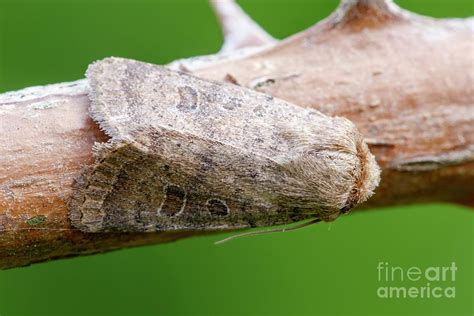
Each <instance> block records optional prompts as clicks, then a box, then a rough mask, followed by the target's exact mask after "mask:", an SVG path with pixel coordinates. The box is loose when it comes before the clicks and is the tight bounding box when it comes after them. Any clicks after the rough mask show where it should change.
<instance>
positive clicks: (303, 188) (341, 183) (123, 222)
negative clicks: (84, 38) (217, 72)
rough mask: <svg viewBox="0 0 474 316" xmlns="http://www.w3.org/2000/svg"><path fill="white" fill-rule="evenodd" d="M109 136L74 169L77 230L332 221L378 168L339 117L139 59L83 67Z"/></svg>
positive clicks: (362, 195)
mask: <svg viewBox="0 0 474 316" xmlns="http://www.w3.org/2000/svg"><path fill="white" fill-rule="evenodd" d="M86 76H87V80H88V83H89V86H90V99H91V107H90V115H91V116H92V118H93V119H94V120H95V121H96V122H97V123H98V124H99V126H100V127H101V128H102V129H103V130H104V131H105V132H106V133H107V134H108V135H109V136H110V137H111V139H110V141H108V142H107V143H101V144H97V145H96V146H95V149H94V151H95V158H96V161H95V163H94V164H93V165H92V166H90V167H87V168H86V169H85V170H84V171H83V173H82V175H81V176H80V177H79V178H78V179H77V181H76V184H75V189H74V195H73V198H72V200H71V202H70V218H71V221H72V223H73V225H74V226H75V227H76V228H78V229H80V230H82V231H85V232H109V231H120V232H154V231H170V230H220V229H237V228H245V227H257V226H272V225H280V224H288V223H292V222H297V221H301V220H305V219H316V220H323V221H331V220H334V219H335V218H337V217H338V216H339V215H340V214H343V213H345V212H347V211H348V210H349V209H351V208H353V207H354V206H356V205H357V204H359V203H361V202H363V201H365V200H366V199H367V198H369V197H370V196H371V195H372V193H373V190H374V188H375V187H376V186H377V184H378V182H379V174H380V171H379V168H378V166H377V163H376V162H375V159H374V157H373V156H372V154H371V153H370V152H369V150H368V147H367V145H366V144H365V143H364V139H363V137H362V135H361V134H360V133H359V132H358V131H357V129H356V128H355V126H354V125H353V124H352V123H351V122H350V121H349V120H347V119H345V118H341V117H328V116H325V115H323V114H322V113H320V112H318V111H315V110H311V109H304V108H301V107H298V106H296V105H293V104H290V103H288V102H285V101H283V100H279V99H276V98H273V97H271V96H269V95H266V94H262V93H259V92H256V91H253V90H249V89H246V88H243V87H240V86H237V85H233V84H229V83H220V82H212V81H207V80H203V79H199V78H196V77H193V76H192V75H189V74H186V73H181V72H176V71H171V70H169V69H166V68H164V67H161V66H157V65H152V64H148V63H143V62H139V61H134V60H129V59H122V58H106V59H104V60H101V61H98V62H95V63H93V64H92V65H90V66H89V68H88V70H87V74H86Z"/></svg>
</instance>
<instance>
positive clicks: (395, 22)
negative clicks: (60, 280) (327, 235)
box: [0, 0, 474, 268]
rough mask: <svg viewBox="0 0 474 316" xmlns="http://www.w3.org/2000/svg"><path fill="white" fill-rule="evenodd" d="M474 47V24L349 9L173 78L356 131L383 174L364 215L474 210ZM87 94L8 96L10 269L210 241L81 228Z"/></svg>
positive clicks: (2, 236) (62, 88)
mask: <svg viewBox="0 0 474 316" xmlns="http://www.w3.org/2000/svg"><path fill="white" fill-rule="evenodd" d="M230 5H231V6H232V5H233V4H230ZM234 5H235V4H234ZM217 10H218V8H217ZM234 12H237V13H235V14H244V13H243V12H242V11H239V10H236V11H234ZM227 18H228V17H227ZM242 21H245V19H244V20H242ZM249 21H250V22H252V21H251V20H249ZM222 23H225V20H222ZM244 23H245V22H244ZM252 23H253V22H252ZM236 25H238V26H236V27H238V28H242V27H243V26H242V24H239V23H237V24H236ZM229 27H230V26H229ZM250 27H252V26H250ZM257 27H258V26H257ZM234 31H235V30H234ZM226 32H227V33H232V32H231V31H230V30H228V29H227V30H226ZM261 32H262V33H261V34H265V33H263V31H261ZM250 33H252V32H250ZM234 34H235V32H234ZM261 38H266V36H263V35H262V36H261ZM234 39H235V36H234ZM267 39H270V37H268V38H267ZM473 39H474V20H473V19H450V20H436V19H431V18H427V17H421V16H417V15H414V14H411V13H409V12H406V11H403V10H401V9H399V8H397V7H396V6H395V5H394V4H393V3H391V2H390V1H375V0H359V1H355V0H350V1H343V2H342V4H341V6H340V7H339V9H338V10H337V11H336V12H335V13H334V14H332V15H331V16H330V17H328V18H327V19H326V20H324V21H322V22H320V23H318V24H316V25H315V26H313V27H311V28H310V29H308V30H305V31H303V32H301V33H299V34H296V35H294V36H292V37H290V38H288V39H285V40H283V41H280V42H272V43H269V41H266V40H262V41H261V42H258V41H257V42H255V41H251V42H250V43H251V44H249V45H251V46H253V48H251V49H250V50H249V49H247V48H246V47H247V46H248V45H247V44H245V41H244V42H242V43H232V44H229V43H230V42H229V41H230V39H228V41H227V42H226V45H227V47H235V48H239V50H236V51H233V50H232V49H226V50H225V53H224V54H220V55H216V56H208V57H205V58H193V59H189V60H185V61H176V62H174V63H173V64H172V65H171V66H170V67H174V68H176V67H177V68H180V69H181V70H187V71H190V72H192V73H193V74H194V75H196V76H199V77H203V78H210V79H214V80H224V81H230V82H232V83H234V84H239V85H242V86H245V87H248V88H251V89H255V90H259V91H262V92H265V93H267V94H270V95H273V96H275V97H279V98H282V99H285V100H287V101H289V102H292V103H294V104H298V105H301V106H304V107H311V108H315V109H318V110H319V111H321V112H323V113H325V114H328V115H331V116H334V115H338V116H345V117H347V118H349V119H350V120H352V121H353V122H354V123H355V124H356V125H357V127H358V128H359V130H360V131H361V132H362V133H363V134H364V136H365V137H366V139H367V142H368V143H369V145H370V147H371V151H372V152H373V154H374V155H375V156H376V159H377V161H378V163H379V165H380V166H381V168H382V180H381V184H380V186H379V188H377V190H376V194H375V196H374V197H373V198H372V199H371V200H369V201H368V203H366V204H364V205H363V208H369V207H373V206H385V205H394V204H400V203H416V202H426V201H430V202H431V201H445V202H455V203H461V204H465V205H473V204H474V186H473V185H472V183H474V85H473V83H474V82H473V81H474V79H473V78H474V69H473V59H472V53H473V52H474V41H473ZM237 40H241V39H237ZM270 41H271V40H270ZM256 45H257V46H256ZM258 45H261V46H258ZM262 45H263V46H262ZM241 48H243V50H242V49H241ZM243 52H244V53H243ZM87 92H88V85H87V82H86V81H85V80H79V81H76V82H72V83H61V84H57V85H50V86H43V87H33V88H28V89H24V90H20V91H17V92H10V93H5V94H1V95H0V170H1V172H0V268H10V267H17V266H23V265H28V264H30V263H34V262H40V261H45V260H52V259H56V258H62V257H69V256H75V255H83V254H91V253H97V252H103V251H107V250H112V249H118V248H123V247H128V246H137V245H144V244H152V243H162V242H169V241H172V240H176V239H180V238H184V237H188V236H195V235H198V234H202V232H173V233H171V232H161V233H143V234H123V233H107V234H86V233H82V232H80V231H78V230H75V229H73V227H71V224H70V221H69V218H68V208H67V203H68V201H69V198H70V196H71V192H72V184H73V180H74V179H75V178H76V177H77V176H78V175H79V173H80V172H81V169H82V167H83V166H85V165H88V164H91V163H92V162H93V156H92V150H91V149H92V146H93V144H94V142H104V141H107V137H106V136H105V135H104V134H103V133H102V132H101V131H100V130H99V128H98V126H97V125H96V123H95V122H94V121H92V119H90V118H89V116H88V107H89V98H88V95H87Z"/></svg>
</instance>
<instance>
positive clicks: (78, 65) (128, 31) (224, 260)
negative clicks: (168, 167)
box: [0, 0, 474, 316]
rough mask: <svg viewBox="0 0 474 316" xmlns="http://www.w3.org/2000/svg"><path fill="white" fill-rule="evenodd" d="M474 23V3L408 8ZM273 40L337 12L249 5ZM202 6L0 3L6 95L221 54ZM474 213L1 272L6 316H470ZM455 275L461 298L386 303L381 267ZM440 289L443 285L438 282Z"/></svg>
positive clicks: (358, 223)
mask: <svg viewBox="0 0 474 316" xmlns="http://www.w3.org/2000/svg"><path fill="white" fill-rule="evenodd" d="M397 2H398V3H399V4H400V5H401V6H403V7H405V8H408V9H410V10H412V11H415V12H418V13H421V14H425V15H431V16H436V17H448V16H450V17H466V16H471V15H473V13H474V7H473V6H474V2H473V1H472V0H451V1H448V0H445V1H442V0H436V1H424V0H403V1H397ZM239 3H240V4H241V5H242V6H243V8H245V10H246V11H247V12H248V13H250V14H251V16H252V17H253V18H254V19H256V20H257V21H258V22H259V23H260V24H261V25H263V27H264V28H265V29H267V30H268V31H269V32H270V33H271V34H273V35H274V36H275V37H277V38H283V37H286V36H288V35H291V34H293V33H295V32H298V31H300V30H303V29H304V28H307V27H309V26H310V25H312V24H314V23H315V22H316V21H318V20H320V19H322V18H323V17H325V16H327V15H328V14H329V13H330V12H331V11H332V10H333V9H334V8H335V7H336V5H337V2H336V1H329V0H327V1H324V0H323V1H316V0H312V1H311V0H306V1H303V0H285V1H283V0H272V1H270V0H268V1H264V0H253V1H252V0H247V1H239ZM221 40H222V36H221V32H220V30H219V28H218V26H217V23H216V20H215V18H214V16H213V13H212V11H211V10H210V8H209V7H208V5H207V2H206V1H204V0H203V1H198V0H188V1H184V0H181V1H171V0H115V1H112V0H110V1H109V0H69V1H66V0H63V1H50V0H11V1H9V0H0V92H4V91H8V90H14V89H19V88H23V87H27V86H32V85H40V84H47V83H55V82H61V81H68V80H76V79H79V78H82V77H83V73H84V70H85V69H86V67H87V65H88V64H89V63H90V62H92V61H94V60H97V59H100V58H103V57H106V56H111V55H113V56H121V57H129V58H134V59H139V60H143V61H148V62H152V63H157V64H162V63H167V62H169V61H171V60H173V59H176V58H182V57H188V56H193V55H201V54H210V53H214V52H216V51H217V50H218V49H219V47H220V45H221ZM473 226H474V213H473V212H472V211H469V210H468V209H466V208H462V207H459V206H452V205H445V204H433V205H419V206H409V207H396V208H395V207H394V208H386V209H379V210H371V211H367V212H356V213H353V214H351V215H349V216H345V217H343V218H341V219H339V220H337V221H335V222H333V223H330V224H326V223H324V224H320V225H315V226H312V227H311V228H308V229H306V230H301V231H297V232H292V233H285V234H272V235H263V236H256V237H252V238H244V239H240V240H236V241H233V242H230V243H227V244H224V245H222V246H215V245H214V244H213V242H214V241H216V240H219V239H221V238H222V237H223V235H220V236H211V237H200V238H195V239H189V240H183V241H179V242H176V243H172V244H166V245H159V246H148V247H142V248H134V249H127V250H121V251H116V252H112V253H107V254H103V255H96V256H90V257H81V258H75V259H68V260H60V261H54V262H50V263H43V264H38V265H34V266H31V267H27V268H19V269H13V270H7V271H0V315H1V316H12V315H473V314H474V307H473V300H474V299H473V296H474V294H473V283H474V273H473V272H474V268H473V266H474V262H473V253H474V252H473V238H474V229H473V228H474V227H473ZM379 262H388V263H389V264H390V265H392V266H402V267H404V268H408V267H411V266H416V267H420V268H425V267H428V266H448V265H450V264H451V262H456V266H457V267H458V271H457V275H456V281H455V282H452V283H449V282H445V283H443V282H442V284H440V285H441V286H455V287H456V298H454V299H449V298H438V299H436V298H429V299H426V298H425V299H420V298H419V299H409V298H406V299H382V298H379V297H377V293H376V291H377V288H378V287H379V286H384V285H389V286H426V281H425V282H414V283H413V284H412V283H409V282H392V283H390V284H384V283H383V282H379V281H378V274H377V265H378V263H379ZM435 283H436V282H435Z"/></svg>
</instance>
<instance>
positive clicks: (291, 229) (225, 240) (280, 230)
mask: <svg viewBox="0 0 474 316" xmlns="http://www.w3.org/2000/svg"><path fill="white" fill-rule="evenodd" d="M320 221H321V219H319V218H316V219H313V220H311V221H309V222H306V223H303V224H298V225H296V226H294V227H290V228H286V227H284V228H274V229H267V230H259V231H256V232H247V233H241V234H237V235H233V236H230V237H227V238H225V239H222V240H219V241H216V242H215V243H214V245H220V244H223V243H225V242H227V241H230V240H232V239H236V238H240V237H247V236H254V235H263V234H270V233H284V232H289V231H295V230H298V229H302V228H305V227H308V226H311V225H313V224H316V223H319V222H320Z"/></svg>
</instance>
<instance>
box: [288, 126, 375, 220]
mask: <svg viewBox="0 0 474 316" xmlns="http://www.w3.org/2000/svg"><path fill="white" fill-rule="evenodd" d="M332 120H333V124H331V127H330V128H329V129H328V127H327V126H326V127H325V128H324V131H322V130H321V129H319V128H318V127H317V126H316V127H304V129H305V130H304V131H303V132H302V131H299V132H298V133H291V135H292V136H291V137H290V139H291V141H290V142H289V143H290V151H289V156H288V157H287V160H286V161H285V163H284V164H283V165H284V168H285V171H286V174H287V181H286V183H287V185H288V187H287V188H286V189H287V192H288V193H289V196H290V198H291V203H293V204H294V206H296V207H298V208H299V209H302V210H305V212H310V210H311V211H313V212H315V214H316V215H317V216H318V217H320V218H321V219H323V220H325V221H331V220H334V219H335V218H337V217H338V216H339V215H340V214H344V213H347V212H348V211H349V210H350V209H352V208H353V207H355V206H357V205H358V204H360V203H362V202H364V201H366V200H367V199H368V198H369V197H371V196H372V195H373V193H374V189H375V188H376V187H377V185H378V183H379V181H380V169H379V167H378V165H377V162H376V161H375V158H374V156H373V155H372V154H371V153H370V151H369V148H368V146H367V144H366V143H365V142H364V139H363V136H362V135H361V134H360V133H359V131H358V130H357V129H356V127H355V126H354V125H353V124H352V123H351V122H350V121H349V120H347V119H344V118H332ZM287 136H288V135H287ZM287 139H288V137H287Z"/></svg>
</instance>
